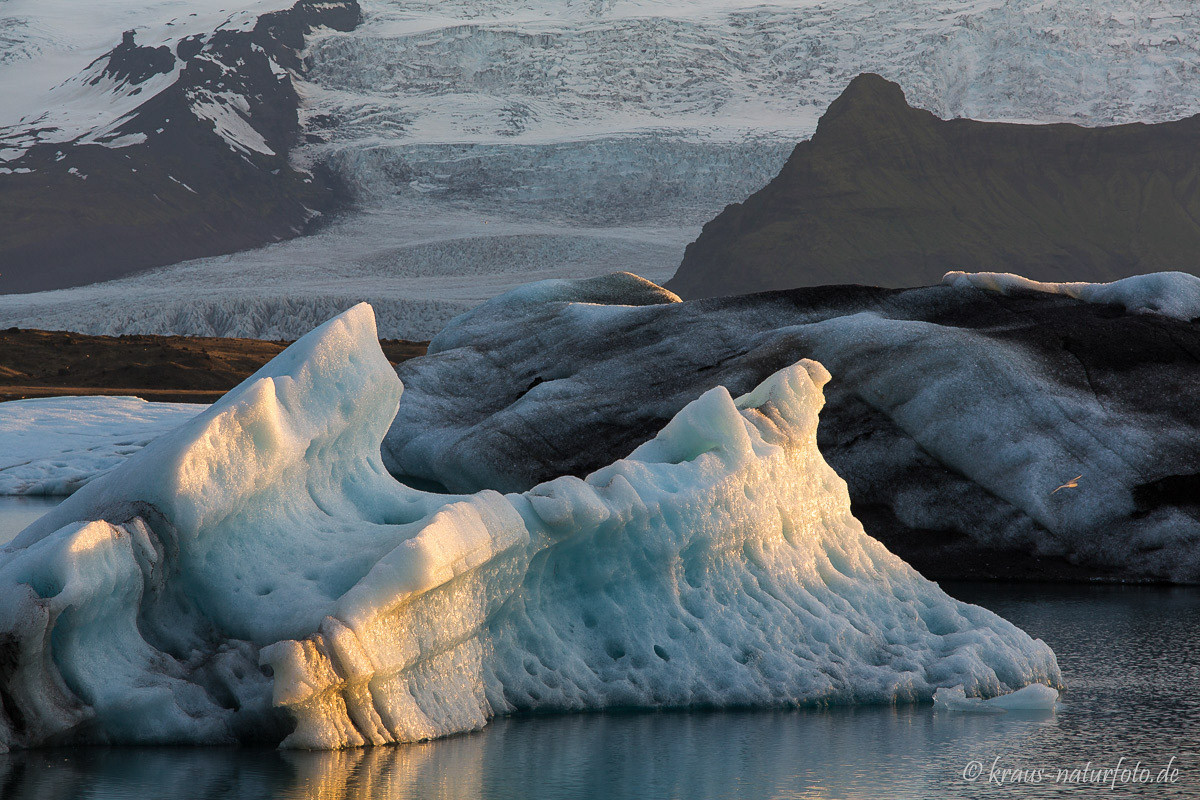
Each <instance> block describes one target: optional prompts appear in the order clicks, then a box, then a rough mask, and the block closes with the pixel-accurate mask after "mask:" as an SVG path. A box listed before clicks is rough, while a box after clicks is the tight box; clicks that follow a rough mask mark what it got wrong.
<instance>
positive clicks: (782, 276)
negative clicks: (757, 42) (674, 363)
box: [667, 74, 1200, 298]
mask: <svg viewBox="0 0 1200 800" xmlns="http://www.w3.org/2000/svg"><path fill="white" fill-rule="evenodd" d="M1198 153H1200V117H1190V118H1187V119H1183V120H1179V121H1176V122H1166V123H1160V124H1154V125H1144V124H1140V123H1139V124H1130V125H1118V126H1114V127H1104V128H1084V127H1080V126H1077V125H1069V124H1056V125H1018V124H1003V123H990V122H988V123H985V122H978V121H975V120H969V119H953V120H941V119H938V118H937V117H935V116H934V115H933V114H931V113H930V112H928V111H923V110H920V109H916V108H912V107H910V106H909V105H908V104H907V103H906V102H905V99H904V94H903V92H902V91H901V89H900V87H899V86H898V85H896V84H894V83H891V82H889V81H886V80H884V79H883V78H881V77H879V76H878V75H871V74H864V75H860V76H858V77H857V78H855V79H854V80H853V81H852V82H851V83H850V85H849V86H848V87H847V89H846V90H845V92H844V93H843V94H842V95H841V96H840V97H839V98H838V99H837V100H835V101H834V102H833V103H832V104H831V105H830V106H829V109H828V111H826V113H825V115H824V116H823V117H822V118H821V120H820V123H819V124H818V126H817V130H816V133H814V134H813V136H812V139H811V140H810V141H807V142H801V143H800V144H799V145H797V146H796V149H795V150H794V151H793V152H792V155H791V157H790V158H789V159H788V161H787V164H786V165H785V166H784V168H783V170H782V171H781V172H780V173H779V175H778V176H777V177H775V178H774V179H773V180H772V181H771V182H770V183H769V184H767V186H766V187H764V188H763V189H762V190H760V191H759V192H757V193H755V194H753V195H751V196H750V197H749V198H748V199H747V200H746V201H745V202H743V203H738V204H734V205H730V206H728V207H726V209H725V210H724V211H723V212H722V213H721V214H720V215H719V216H717V217H716V218H715V219H713V220H712V221H711V222H709V223H708V224H707V225H705V226H704V229H703V232H702V233H701V234H700V236H699V238H698V239H697V240H696V241H695V242H693V243H692V244H691V245H689V246H688V248H687V251H686V253H685V255H684V258H683V262H682V263H681V264H680V266H679V269H678V271H677V272H676V274H675V277H674V278H672V279H671V281H669V282H668V283H667V287H668V288H670V289H672V290H673V291H675V292H677V293H679V294H680V295H681V296H683V297H685V298H698V297H714V296H721V295H730V294H745V293H748V292H756V291H763V290H769V289H784V288H790V287H796V286H816V285H822V284H847V283H859V284H864V285H879V286H892V287H902V286H920V285H926V284H931V283H936V282H937V281H938V280H939V279H940V278H941V276H942V274H943V273H945V272H947V271H949V270H959V269H965V270H972V271H997V272H1019V273H1020V274H1022V275H1026V276H1028V277H1030V278H1034V279H1038V280H1049V281H1062V280H1073V281H1110V280H1114V279H1117V278H1122V277H1126V276H1129V275H1133V274H1136V273H1143V272H1153V271H1158V270H1164V269H1172V270H1179V269H1182V270H1186V271H1190V272H1200V156H1198V155H1197V154H1198Z"/></svg>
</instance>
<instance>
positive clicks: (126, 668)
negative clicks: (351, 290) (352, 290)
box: [0, 305, 1061, 748]
mask: <svg viewBox="0 0 1200 800" xmlns="http://www.w3.org/2000/svg"><path fill="white" fill-rule="evenodd" d="M828 377H829V376H828V373H827V372H826V371H825V369H824V368H823V367H822V366H821V365H819V364H817V363H815V362H813V361H808V360H805V361H801V362H799V363H798V364H795V365H793V366H791V367H789V368H786V369H783V370H781V371H780V372H778V373H776V374H774V375H772V376H771V377H770V378H768V379H767V380H766V381H764V382H763V383H762V384H761V385H759V386H758V388H756V389H754V390H753V391H752V392H750V393H748V394H746V395H745V396H743V397H740V398H738V399H736V400H735V399H734V398H733V397H731V396H730V394H729V393H728V391H726V390H725V389H724V388H723V387H717V388H715V389H712V390H710V391H708V392H707V393H705V394H704V395H703V396H701V397H700V398H698V399H697V400H695V401H694V402H693V403H691V404H689V405H688V406H686V407H685V408H683V409H682V410H681V411H680V412H679V413H678V414H677V415H675V417H674V418H673V419H672V420H671V421H670V422H669V424H667V425H666V427H665V428H664V429H663V430H662V431H661V432H660V433H659V434H658V435H657V436H656V437H655V438H654V439H652V440H651V441H649V442H647V443H646V444H644V445H642V446H641V447H639V448H638V449H637V450H636V451H634V452H633V453H632V454H631V455H630V456H629V457H628V458H626V459H622V460H619V461H617V462H616V463H614V464H612V465H610V466H608V467H605V468H603V469H601V470H598V471H596V472H595V473H593V474H591V475H589V476H588V477H587V478H586V479H585V480H584V479H579V478H574V477H563V478H558V479H556V480H552V481H549V482H547V483H544V484H541V485H539V486H536V487H534V488H533V489H532V490H530V491H528V492H525V493H522V494H509V495H502V494H500V493H498V492H494V491H481V492H479V493H477V494H474V495H469V496H452V495H437V494H430V493H425V492H421V491H417V490H415V489H411V488H408V487H405V486H403V485H401V484H399V483H397V482H395V481H394V480H393V479H392V478H391V477H390V476H389V475H388V473H387V472H386V470H385V469H384V467H383V464H382V462H381V460H380V455H379V445H380V441H381V440H382V438H383V436H384V433H385V432H386V431H387V428H388V426H389V423H390V422H391V420H392V417H393V415H394V414H395V411H396V408H397V404H398V401H399V398H400V393H401V388H402V387H401V385H400V381H399V380H398V379H397V377H396V375H395V373H394V372H393V371H392V369H391V367H390V366H389V365H388V363H387V361H386V359H385V358H384V356H383V354H382V352H381V351H380V350H379V346H378V343H377V339H376V331H375V322H374V316H373V314H372V311H371V309H370V307H369V306H366V305H359V306H356V307H355V308H353V309H351V310H350V311H348V312H346V313H345V314H342V315H341V316H339V317H337V318H335V319H333V320H331V321H330V322H328V323H326V324H324V325H322V326H321V327H319V328H317V329H316V330H315V331H313V332H312V333H311V334H309V335H308V336H306V337H304V338H303V339H301V340H300V341H298V342H297V343H296V344H294V345H292V346H291V347H290V348H288V349H287V350H286V351H284V352H283V353H281V354H280V355H279V356H278V357H277V358H276V359H274V360H273V361H272V362H270V363H269V364H267V365H266V366H265V367H264V368H263V369H262V370H260V371H259V372H258V373H256V374H255V375H253V376H251V377H250V378H249V379H247V380H246V381H245V382H244V383H243V384H241V385H240V386H239V387H237V388H236V389H234V390H233V391H231V392H230V393H229V394H228V395H226V396H225V397H224V398H223V399H222V400H220V401H219V402H217V403H215V404H214V405H213V406H211V407H210V408H209V409H207V410H206V411H204V412H203V413H201V414H200V415H199V416H197V417H196V418H194V419H192V420H190V421H188V422H186V423H185V424H183V425H182V426H181V427H179V428H178V429H176V430H174V431H172V432H170V433H168V434H166V435H164V436H162V437H160V438H159V439H157V440H155V441H154V442H152V443H151V444H150V445H148V446H147V447H146V448H145V449H143V450H142V451H141V452H139V453H137V454H135V455H133V456H131V457H130V458H129V459H128V460H127V461H126V462H125V463H124V464H122V465H120V466H118V467H117V468H115V469H113V470H112V471H110V472H108V473H107V474H105V475H103V476H101V477H99V478H97V479H95V480H93V481H92V482H90V483H89V484H87V485H86V486H84V487H83V488H82V489H80V490H79V491H78V492H76V493H75V494H74V495H73V496H72V497H70V498H69V499H67V500H66V501H64V502H63V503H62V504H61V505H60V506H58V507H57V508H56V509H54V510H53V511H51V512H50V513H49V514H47V515H46V516H45V517H43V518H42V519H40V520H39V521H37V522H36V523H34V524H33V525H31V526H30V527H29V528H27V529H26V530H25V531H23V532H22V533H21V534H20V535H19V536H18V537H17V538H16V539H15V540H14V541H13V542H12V544H10V545H9V546H8V547H6V548H5V549H4V550H3V551H0V641H2V642H3V644H2V645H0V647H3V648H4V650H5V652H4V659H5V663H6V664H9V665H12V666H11V667H10V668H8V669H5V670H3V671H0V700H2V701H3V702H2V704H0V709H2V714H0V744H3V746H5V747H13V746H33V745H43V744H52V743H65V742H136V743H168V742H170V743H217V742H232V741H246V740H265V741H271V742H282V744H283V745H284V746H288V747H302V748H336V747H346V746H356V745H362V744H366V743H382V742H396V741H414V740H421V739H427V738H432V737H436V736H442V735H446V734H450V733H454V732H458V731H464V730H470V729H474V728H478V727H480V726H482V725H484V724H485V723H486V722H487V720H488V719H489V718H490V717H492V716H494V715H497V714H507V713H513V712H521V711H546V710H556V711H557V710H573V709H600V708H613V707H666V706H675V707H712V706H790V705H800V704H832V703H891V702H910V701H928V700H930V699H932V697H933V694H934V691H935V690H936V689H938V688H940V687H949V686H959V685H961V686H964V687H966V690H967V691H969V692H970V693H971V694H972V695H980V696H991V695H996V694H999V693H1003V692H1007V691H1011V690H1013V689H1016V688H1019V687H1021V686H1024V685H1027V684H1030V683H1047V684H1057V683H1059V682H1060V680H1061V676H1060V674H1059V670H1058V665H1057V662H1056V660H1055V657H1054V654H1053V653H1052V652H1051V650H1050V648H1049V647H1048V646H1047V645H1046V644H1045V643H1044V642H1042V641H1040V640H1033V639H1031V638H1030V637H1029V636H1028V635H1026V634H1025V633H1024V632H1022V631H1020V630H1019V629H1017V628H1016V627H1014V626H1013V625H1011V624H1010V623H1008V622H1006V621H1005V620H1003V619H1001V618H1000V617H998V616H996V615H995V614H993V613H991V612H989V611H986V610H984V609H982V608H979V607H976V606H972V605H968V604H965V603H960V602H958V601H956V600H954V599H952V598H950V597H948V596H947V595H946V594H945V593H943V592H942V591H941V589H940V588H938V586H937V585H936V584H934V583H931V582H929V581H927V580H925V579H924V578H922V577H921V576H920V575H919V574H917V573H916V572H915V571H914V570H913V569H911V568H910V567H908V566H907V565H906V564H905V563H904V562H903V561H901V560H900V559H899V558H897V557H895V556H894V555H892V554H891V553H889V552H888V551H887V550H886V549H885V548H884V547H883V546H882V545H881V544H879V543H878V542H876V541H875V540H874V539H872V538H870V537H869V536H867V535H866V534H865V533H864V531H863V529H862V526H861V525H860V524H859V523H858V522H857V520H855V519H854V517H853V516H851V513H850V505H849V498H848V495H847V492H846V486H845V483H844V482H843V481H842V480H841V479H840V478H838V476H837V475H836V474H835V473H834V472H833V470H832V469H831V468H830V467H829V466H828V465H827V464H826V463H825V462H824V460H823V459H822V458H821V455H820V453H819V452H818V450H817V447H816V443H815V432H816V426H817V414H818V412H819V410H820V408H821V405H822V403H823V398H822V392H821V387H822V385H823V384H824V383H825V381H826V380H828Z"/></svg>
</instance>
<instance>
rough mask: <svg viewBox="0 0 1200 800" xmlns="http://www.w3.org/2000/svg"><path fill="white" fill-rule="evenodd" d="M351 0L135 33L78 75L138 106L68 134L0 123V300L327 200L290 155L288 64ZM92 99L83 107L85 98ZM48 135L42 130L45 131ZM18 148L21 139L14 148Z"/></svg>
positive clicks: (305, 221)
mask: <svg viewBox="0 0 1200 800" xmlns="http://www.w3.org/2000/svg"><path fill="white" fill-rule="evenodd" d="M360 16H361V13H360V10H359V7H358V4H357V2H356V0H334V2H315V0H300V2H297V3H296V4H295V5H294V6H293V7H292V8H290V9H287V10H285V11H279V12H275V13H270V14H265V15H263V16H261V17H259V18H258V20H257V23H256V24H254V25H253V27H251V28H248V29H242V28H232V29H226V28H222V29H218V30H216V31H214V32H212V33H210V34H207V35H195V36H190V37H186V38H183V39H180V40H179V41H177V42H172V43H171V46H167V45H157V46H141V45H139V44H137V42H136V41H135V37H134V34H133V33H132V32H129V33H126V34H125V36H124V39H123V41H122V43H121V44H120V45H118V46H117V47H115V48H114V49H113V50H112V51H110V52H109V53H108V54H107V55H105V56H103V57H101V58H100V59H97V60H96V61H95V62H93V63H92V64H91V65H90V66H89V67H88V68H87V70H85V71H84V72H83V73H82V74H80V75H78V76H76V77H75V78H73V79H72V80H73V81H74V82H76V83H78V84H79V92H80V95H81V96H85V95H86V96H88V97H91V96H92V95H95V96H96V97H95V98H93V99H94V100H95V101H96V102H98V103H101V104H103V103H105V102H110V100H108V99H106V98H111V102H116V101H117V99H118V98H122V99H125V100H127V99H129V98H131V97H133V98H137V99H140V98H141V97H142V96H144V97H145V100H144V101H142V102H140V104H137V105H136V106H135V107H134V108H133V110H132V111H131V112H130V113H128V114H126V115H124V116H123V117H121V118H120V119H119V120H117V121H116V123H115V124H113V125H111V126H108V127H106V128H104V129H103V130H92V131H87V132H86V133H84V134H83V135H80V136H78V137H76V138H74V139H72V140H70V141H62V139H61V136H55V135H53V134H54V133H55V132H54V131H52V130H46V131H39V129H38V125H39V124H40V123H39V122H38V120H29V121H28V123H27V125H25V127H24V128H23V129H21V130H6V131H0V149H2V148H3V147H4V146H5V145H6V144H7V145H8V146H9V147H10V149H11V152H16V153H17V155H16V156H15V157H12V158H10V159H9V160H6V161H4V162H0V264H2V265H3V269H0V293H9V292H27V291H36V290H42V289H52V288H59V287H64V286H71V285H78V284H83V283H91V282H94V281H98V280H104V279H108V278H113V277H117V276H119V275H124V274H128V273H131V272H136V271H138V270H142V269H146V268H148V267H154V266H160V265H163V264H169V263H172V262H175V261H180V260H183V259H187V258H195V257H200V256H206V255H216V254H221V253H228V252H233V251H236V250H240V249H245V248H248V247H254V246H258V245H261V244H265V243H267V242H271V241H277V240H280V239H285V238H289V237H292V236H295V235H297V234H299V233H301V232H302V231H304V230H305V228H306V227H307V226H309V225H310V224H311V223H312V222H313V220H314V219H316V218H317V217H318V216H319V215H320V214H321V213H322V212H326V211H329V210H330V209H332V208H333V207H334V205H335V202H336V199H337V198H336V195H337V193H336V191H335V189H336V186H335V184H334V181H333V180H332V178H330V177H329V176H326V175H323V174H321V173H319V172H317V173H313V174H310V173H309V172H306V171H304V170H301V169H299V168H297V167H296V166H295V165H293V164H292V163H290V161H289V158H288V155H289V151H290V150H291V148H292V146H293V144H294V143H295V142H296V140H297V137H298V136H299V135H300V125H299V121H298V116H297V111H298V108H299V103H300V100H299V97H298V95H297V93H296V89H295V86H294V85H293V78H292V73H293V72H294V71H298V70H302V69H303V64H302V62H301V55H300V50H301V49H302V48H303V46H304V37H305V35H306V34H307V33H308V32H310V31H311V30H313V29H315V28H317V27H322V26H323V27H329V28H335V29H338V30H349V29H350V28H353V27H354V26H355V25H356V24H357V23H358V20H359V18H360ZM89 102H90V101H89ZM42 134H49V135H42ZM14 142H18V143H20V144H21V146H20V147H16V146H15V145H14V144H13V143H14Z"/></svg>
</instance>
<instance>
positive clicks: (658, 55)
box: [0, 0, 1200, 337]
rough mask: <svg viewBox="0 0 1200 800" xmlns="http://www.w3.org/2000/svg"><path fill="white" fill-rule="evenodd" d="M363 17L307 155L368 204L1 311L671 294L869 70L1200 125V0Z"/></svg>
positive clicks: (401, 10)
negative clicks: (619, 280) (711, 238)
mask: <svg viewBox="0 0 1200 800" xmlns="http://www.w3.org/2000/svg"><path fill="white" fill-rule="evenodd" d="M268 6H269V4H268ZM361 6H362V11H363V21H362V22H361V23H360V24H359V25H358V26H357V27H355V28H354V29H353V30H350V31H344V32H338V31H333V30H327V29H326V30H319V31H316V32H314V33H312V34H310V36H309V38H308V40H307V41H308V44H307V50H306V51H305V61H304V69H303V76H302V78H299V77H298V78H296V85H297V88H298V92H299V94H300V96H301V104H300V122H301V126H302V132H303V135H304V143H303V144H302V145H301V146H300V147H299V148H298V149H297V150H295V151H294V152H293V153H292V155H291V159H292V163H293V164H294V165H296V166H298V167H301V168H309V167H312V166H313V165H318V164H323V165H328V166H330V167H331V168H332V170H333V172H334V174H336V175H337V176H338V178H339V179H340V180H341V181H343V182H344V184H345V186H346V187H347V188H348V189H349V190H350V192H351V196H352V198H353V200H354V202H355V203H356V204H357V208H358V211H357V212H355V213H354V214H352V215H349V216H348V217H346V218H344V219H341V220H339V221H335V222H334V223H333V224H332V225H330V226H329V227H327V228H326V229H325V230H323V231H322V232H320V233H318V234H316V235H314V236H306V237H302V238H300V239H296V240H292V241H289V242H282V243H279V244H276V245H271V246H268V247H265V248H261V249H257V250H251V251H246V252H242V253H239V254H237V255H234V256H232V257H220V258H217V259H206V260H202V261H196V262H190V263H188V264H183V265H180V266H178V267H169V268H165V269H163V270H159V271H156V272H153V273H145V274H143V275H141V276H139V277H137V278H135V279H131V280H129V281H126V282H122V283H119V284H116V285H111V286H97V287H91V288H87V289H81V290H72V291H70V292H65V293H57V294H53V295H41V296H36V297H24V298H0V323H3V324H20V325H34V324H41V325H43V326H47V327H74V328H83V329H86V330H88V331H94V332H120V331H135V330H137V331H146V332H195V333H230V334H234V333H237V334H251V335H255V334H257V335H298V334H299V333H301V332H303V330H306V329H307V328H308V327H309V326H310V324H311V322H313V321H314V320H317V319H321V318H325V317H326V316H328V315H329V314H330V313H332V312H333V311H336V310H338V308H339V307H342V306H345V305H348V304H350V303H351V302H353V301H355V300H359V299H370V300H371V301H372V302H373V303H374V304H375V306H376V309H377V311H378V312H379V313H380V317H381V326H382V330H383V332H384V333H386V334H387V335H402V336H408V337H416V336H421V335H431V334H432V333H433V332H435V331H436V330H437V329H438V327H440V325H441V324H443V323H444V322H445V321H446V320H447V319H449V317H450V316H453V315H454V314H455V313H458V312H459V311H461V310H462V309H463V308H464V307H466V306H469V305H473V304H475V303H477V302H479V301H480V300H482V299H485V298H486V297H488V296H491V295H494V294H496V293H497V292H499V291H503V290H504V289H506V288H508V287H511V286H514V285H516V284H519V283H523V282H526V281H529V280H533V279H537V278H542V277H547V276H552V275H561V276H570V277H581V276H585V275H589V274H596V273H600V272H608V271H611V270H612V269H614V268H622V269H630V270H633V271H634V272H638V273H639V274H644V275H646V276H648V277H650V278H652V279H657V280H660V281H661V280H665V279H666V278H667V277H669V276H670V275H671V273H672V272H673V271H674V269H675V267H676V266H677V265H678V263H679V261H680V258H681V256H682V253H683V248H684V247H685V245H686V244H687V243H688V242H689V241H691V240H692V239H694V238H695V236H696V234H697V233H698V232H699V227H700V224H701V223H702V222H703V221H705V220H707V219H710V218H711V217H713V216H714V215H715V214H716V213H717V212H719V211H720V210H721V208H723V207H724V205H725V204H727V203H729V202H734V201H738V200H741V199H743V198H744V197H745V196H746V195H748V194H749V193H750V192H752V191H754V190H756V189H757V188H759V187H760V186H762V185H763V184H765V183H766V182H767V181H768V180H769V179H770V177H771V176H773V175H774V174H776V173H777V172H778V170H779V168H780V167H781V166H782V164H783V162H784V160H785V159H786V157H787V154H788V153H789V152H790V150H791V148H792V146H793V145H794V144H795V142H796V141H797V140H799V139H802V138H804V137H806V136H808V135H809V134H811V132H812V131H813V129H814V128H815V125H816V120H817V118H818V117H819V115H820V113H821V112H822V111H823V110H824V109H825V108H826V106H827V105H828V104H829V102H831V101H832V100H833V99H834V98H835V97H836V96H837V95H838V94H839V93H840V92H841V91H842V89H844V88H845V86H846V84H847V83H848V82H849V80H850V79H851V78H852V77H853V76H855V75H857V74H858V73H860V72H864V71H872V72H877V73H880V74H882V75H883V76H884V77H887V78H889V79H891V80H895V81H897V82H898V83H899V84H900V85H901V86H902V87H904V89H905V92H906V93H907V96H908V97H909V99H910V100H911V102H912V103H913V105H916V106H919V107H922V108H928V109H931V110H933V111H935V112H936V113H937V114H939V115H940V116H943V117H953V116H960V115H961V116H971V117H975V118H981V119H999V120H1022V121H1053V120H1070V121H1075V122H1080V123H1083V124H1104V123H1112V122H1124V121H1132V120H1146V121H1161V120H1167V119H1173V118H1178V117H1181V116H1186V115H1189V114H1193V113H1196V112H1197V111H1200V80H1198V78H1200V7H1197V6H1195V4H1192V3H1188V2H1184V1H1183V0H1133V2H1126V1H1124V0H1122V1H1121V2H1117V1H1116V0H1101V1H1100V2H1089V3H1084V2H1081V0H1069V1H1064V2H1034V1H1033V0H947V2H940V3H932V2H927V1H926V0H921V1H920V2H918V1H917V0H907V1H903V0H902V1H901V2H892V3H886V4H884V3H878V2H871V1H869V0H857V1H855V0H836V1H835V0H830V1H829V2H799V3H797V2H787V3H784V2H776V3H770V2H765V3H750V2H741V0H722V1H718V0H697V1H696V2H688V1H687V0H675V1H674V2H669V3H651V2H646V1H643V0H630V1H627V2H605V1H604V0H598V1H597V2H550V1H549V0H526V1H525V2H519V1H518V2H508V1H506V0H497V2H490V3H481V2H471V1H469V0H462V1H458V2H456V1H454V0H450V1H448V2H433V1H432V0H428V1H427V2H412V1H411V0H410V1H407V2H405V1H400V2H383V1H382V0H367V1H366V2H363V3H362V4H361ZM168 7H172V4H169V3H163V4H160V5H156V6H154V8H168ZM219 7H221V8H226V9H227V10H228V9H229V6H228V5H227V4H226V5H221V6H219ZM263 8H264V7H261V6H257V5H256V6H254V7H251V6H250V5H249V4H247V6H246V11H247V13H257V12H259V11H261V10H262V9H263ZM118 18H119V17H118ZM197 19H199V17H198V18H197ZM124 24H125V23H122V24H121V25H114V27H120V28H123V26H124ZM164 24H165V23H164ZM197 24H199V23H197ZM42 25H43V27H42V28H41V29H39V30H45V29H49V30H51V31H52V33H51V34H48V35H50V36H57V35H59V34H58V33H57V31H56V29H55V27H54V22H53V20H51V21H50V22H43V23H42ZM8 29H9V30H14V29H15V30H19V31H23V32H24V33H20V34H17V35H18V36H23V37H24V38H23V39H21V41H22V42H29V41H32V40H33V39H34V38H35V36H34V34H33V33H29V31H31V30H34V28H33V27H32V26H30V25H28V24H22V23H10V24H9V26H8ZM138 41H139V42H142V41H150V38H149V34H143V33H142V32H141V31H140V30H139V32H138ZM114 43H115V40H114ZM110 46H111V45H110ZM22 48H23V49H22ZM31 48H34V45H29V44H22V45H20V46H19V47H17V46H14V47H13V48H11V52H12V53H14V54H16V55H14V56H13V59H12V61H11V63H5V64H3V65H2V66H0V82H3V81H4V80H6V79H5V78H4V75H5V74H10V72H9V71H10V70H12V69H14V68H17V67H20V65H22V64H25V65H26V66H25V67H21V68H23V69H25V68H30V67H28V65H29V64H33V63H35V62H37V61H39V59H38V58H28V57H24V56H21V55H20V54H21V53H24V52H26V51H29V50H31ZM34 55H35V56H36V53H34ZM22 59H24V60H22ZM72 74H73V73H72ZM0 85H7V84H2V83H0ZM5 97H6V98H7V95H5ZM0 104H2V105H7V104H8V101H7V99H6V100H5V101H4V102H3V103H0ZM963 266H964V267H966V268H969V267H970V265H963ZM130 292H136V293H137V294H138V295H139V297H140V302H139V303H138V305H137V307H136V308H129V307H128V306H129V304H128V303H127V302H126V300H125V298H127V297H128V296H129V294H130ZM293 315H295V316H297V317H298V319H297V321H296V322H295V323H292V322H291V321H290V317H292V316H293Z"/></svg>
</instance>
